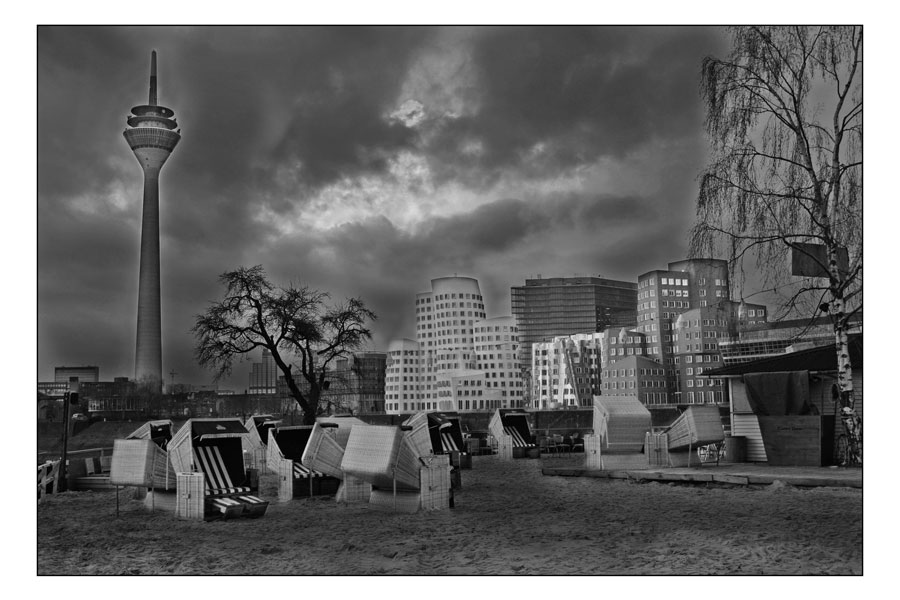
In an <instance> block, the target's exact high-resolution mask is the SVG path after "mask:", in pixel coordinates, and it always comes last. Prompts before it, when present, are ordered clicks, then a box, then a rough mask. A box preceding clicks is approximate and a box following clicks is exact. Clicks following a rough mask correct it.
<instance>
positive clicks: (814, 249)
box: [791, 243, 850, 277]
mask: <svg viewBox="0 0 900 600" xmlns="http://www.w3.org/2000/svg"><path fill="white" fill-rule="evenodd" d="M791 246H792V248H791V275H795V276H797V277H828V253H827V252H826V250H825V246H823V245H822V244H805V243H794V244H791ZM849 265H850V257H849V254H848V253H847V249H846V248H840V249H839V250H838V270H840V271H841V272H842V273H846V272H847V271H849V270H850V267H849Z"/></svg>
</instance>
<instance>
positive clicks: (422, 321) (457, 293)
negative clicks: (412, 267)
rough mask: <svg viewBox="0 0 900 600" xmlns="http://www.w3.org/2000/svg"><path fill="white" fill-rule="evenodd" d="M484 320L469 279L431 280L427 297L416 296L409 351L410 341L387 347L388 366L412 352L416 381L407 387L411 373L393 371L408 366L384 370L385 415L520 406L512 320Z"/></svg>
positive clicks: (481, 301)
mask: <svg viewBox="0 0 900 600" xmlns="http://www.w3.org/2000/svg"><path fill="white" fill-rule="evenodd" d="M486 317H487V314H486V312H485V306H484V297H483V296H482V295H481V289H480V288H479V286H478V281H477V280H476V279H473V278H472V277H457V276H454V277H440V278H437V279H432V280H431V290H430V291H428V292H421V293H419V294H416V342H415V347H414V346H413V342H412V340H396V341H394V342H392V343H391V346H390V348H391V360H392V361H395V360H401V361H402V360H404V359H406V360H407V361H408V360H409V359H411V358H412V356H411V355H409V354H408V352H411V351H413V350H415V351H416V353H417V354H416V360H417V362H416V366H417V367H418V368H417V371H416V373H415V376H416V381H415V384H412V382H410V381H409V377H410V376H411V375H412V373H410V372H403V371H398V370H396V369H402V368H404V367H405V368H407V369H409V368H410V365H409V363H402V362H398V363H396V364H393V363H392V365H393V366H392V365H389V366H388V380H387V381H386V383H385V410H386V412H388V413H394V414H397V413H405V412H411V411H417V410H489V409H490V410H493V409H495V408H502V407H511V406H521V402H517V400H518V399H520V398H521V397H522V387H521V385H522V384H521V380H520V379H519V374H518V371H519V369H518V362H517V360H516V351H517V350H518V332H517V331H515V320H514V319H513V318H512V317H500V318H498V319H486ZM488 328H490V331H488ZM494 328H497V331H496V332H495V331H493V329H494ZM495 337H496V339H495ZM479 352H481V353H483V358H484V361H482V356H481V355H480V354H479ZM500 357H502V359H501V358H500ZM392 369H395V370H392ZM404 378H406V379H404ZM404 385H405V386H406V387H404ZM410 385H414V388H415V389H413V387H409V386H410Z"/></svg>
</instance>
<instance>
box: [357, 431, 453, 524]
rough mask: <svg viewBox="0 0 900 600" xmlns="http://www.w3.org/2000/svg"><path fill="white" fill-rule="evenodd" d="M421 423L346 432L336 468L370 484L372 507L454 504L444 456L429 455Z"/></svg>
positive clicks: (395, 508) (412, 508)
mask: <svg viewBox="0 0 900 600" xmlns="http://www.w3.org/2000/svg"><path fill="white" fill-rule="evenodd" d="M424 422H425V423H426V425H425V427H418V428H416V427H414V426H410V425H401V426H399V427H398V426H394V425H363V426H355V427H353V428H352V429H351V430H350V437H349V438H348V440H347V447H346V449H345V451H344V456H343V459H342V461H341V469H342V470H343V472H344V474H345V475H346V476H348V477H352V478H353V479H354V480H358V481H364V482H366V483H368V484H370V485H371V492H370V495H369V504H370V505H372V506H373V507H375V508H384V509H388V510H393V511H400V512H416V511H418V510H435V509H440V508H449V507H450V506H453V503H452V498H453V492H452V485H451V478H450V460H449V455H446V454H441V455H435V454H434V452H433V450H432V449H431V448H430V447H429V446H430V443H431V442H430V435H429V434H428V430H427V420H425V421H424ZM416 423H417V424H420V423H419V422H418V421H417V422H416ZM422 448H425V451H427V452H428V454H427V455H424V456H423V455H422V454H421V452H423V450H422Z"/></svg>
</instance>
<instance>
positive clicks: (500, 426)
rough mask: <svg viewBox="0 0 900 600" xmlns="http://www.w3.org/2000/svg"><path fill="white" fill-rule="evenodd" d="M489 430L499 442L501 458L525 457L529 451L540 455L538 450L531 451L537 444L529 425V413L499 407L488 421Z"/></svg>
mask: <svg viewBox="0 0 900 600" xmlns="http://www.w3.org/2000/svg"><path fill="white" fill-rule="evenodd" d="M488 430H489V431H490V432H491V434H492V435H493V436H494V437H495V438H496V439H497V441H498V442H499V454H500V456H501V458H525V457H526V456H529V453H531V454H533V455H534V456H535V457H537V456H539V454H538V453H537V452H536V451H535V452H533V453H532V452H531V451H532V450H536V449H537V444H535V441H534V436H533V435H532V434H531V427H530V426H529V425H528V414H527V413H525V412H522V411H521V410H515V409H503V408H498V409H497V410H496V411H495V412H494V416H493V417H491V421H490V423H488Z"/></svg>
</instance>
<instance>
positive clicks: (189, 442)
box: [169, 418, 269, 520]
mask: <svg viewBox="0 0 900 600" xmlns="http://www.w3.org/2000/svg"><path fill="white" fill-rule="evenodd" d="M247 434H248V432H247V428H246V427H245V426H244V424H243V423H241V421H240V419H236V418H235V419H215V418H212V419H191V420H189V421H187V422H186V423H185V424H184V425H182V427H181V429H180V430H179V431H178V433H177V434H175V436H174V437H173V438H172V441H171V442H169V455H170V458H171V460H172V464H173V466H174V467H175V470H176V471H177V472H178V473H203V475H204V495H205V505H204V518H205V519H206V520H210V519H215V518H224V519H230V518H233V517H238V516H241V517H251V518H256V517H261V516H263V515H264V514H265V513H266V510H267V508H268V506H269V503H268V502H266V501H264V500H262V499H261V498H259V497H258V496H257V495H256V491H257V489H258V486H259V481H258V472H257V471H256V470H255V469H248V470H247V471H246V472H245V470H244V459H243V449H242V443H243V438H244V437H245V436H246V435H247Z"/></svg>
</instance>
